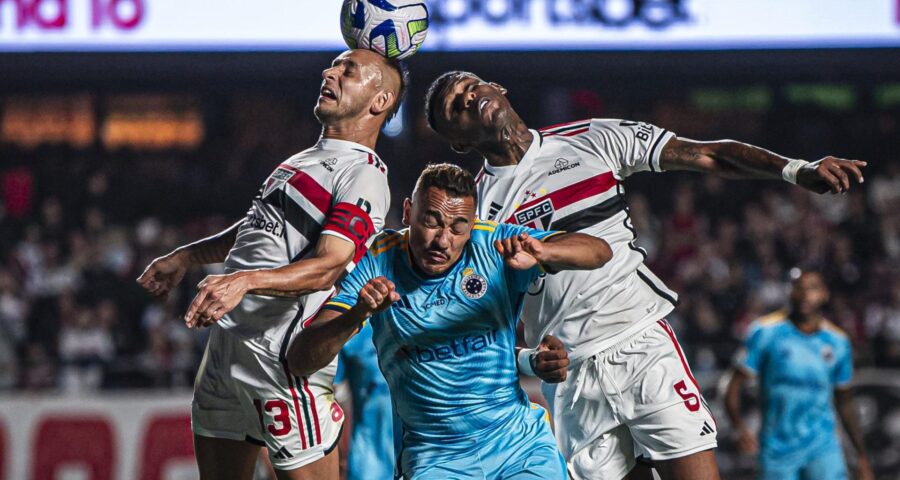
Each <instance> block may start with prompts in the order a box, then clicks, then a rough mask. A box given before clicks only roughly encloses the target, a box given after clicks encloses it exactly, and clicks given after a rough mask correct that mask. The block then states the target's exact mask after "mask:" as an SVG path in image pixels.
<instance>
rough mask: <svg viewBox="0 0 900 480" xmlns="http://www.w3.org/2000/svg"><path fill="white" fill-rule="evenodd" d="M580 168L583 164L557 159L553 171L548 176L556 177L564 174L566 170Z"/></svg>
mask: <svg viewBox="0 0 900 480" xmlns="http://www.w3.org/2000/svg"><path fill="white" fill-rule="evenodd" d="M580 166H581V162H569V161H568V160H566V159H565V158H557V159H556V162H554V163H553V170H550V173H548V174H547V176H548V177H549V176H551V175H556V174H557V173H562V172H565V171H566V170H571V169H573V168H578V167H580Z"/></svg>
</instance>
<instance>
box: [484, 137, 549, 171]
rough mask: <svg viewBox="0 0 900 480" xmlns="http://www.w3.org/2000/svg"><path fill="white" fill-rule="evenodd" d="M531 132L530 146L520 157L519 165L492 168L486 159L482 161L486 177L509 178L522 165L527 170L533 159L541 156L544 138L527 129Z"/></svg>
mask: <svg viewBox="0 0 900 480" xmlns="http://www.w3.org/2000/svg"><path fill="white" fill-rule="evenodd" d="M528 131H529V132H531V135H532V138H531V145H530V146H529V147H528V150H526V151H525V155H524V156H522V160H519V163H517V164H515V165H507V166H505V167H492V166H491V165H489V164H488V162H487V159H485V161H484V171H485V172H486V173H487V174H488V175H493V176H495V177H497V178H504V177H511V176H513V175H515V174H516V169H517V168H519V167H520V166H522V165H525V167H523V168H527V166H528V165H530V164H531V163H532V162H534V159H535V158H537V157H538V155H540V154H541V146H543V144H544V137H543V136H541V132H538V131H537V130H533V129H530V128H529V129H528Z"/></svg>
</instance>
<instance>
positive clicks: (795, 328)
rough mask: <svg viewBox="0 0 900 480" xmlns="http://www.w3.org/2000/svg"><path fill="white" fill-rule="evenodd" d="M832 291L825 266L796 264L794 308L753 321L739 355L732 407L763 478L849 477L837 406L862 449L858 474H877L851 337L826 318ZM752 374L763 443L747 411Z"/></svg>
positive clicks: (741, 439) (729, 393) (730, 391)
mask: <svg viewBox="0 0 900 480" xmlns="http://www.w3.org/2000/svg"><path fill="white" fill-rule="evenodd" d="M828 296H829V293H828V287H826V285H825V280H824V279H823V278H822V274H821V273H819V272H815V271H811V270H807V271H804V272H799V271H797V276H796V278H795V279H794V284H793V290H792V291H791V304H790V308H789V309H787V310H781V311H777V312H774V313H772V314H770V315H767V316H765V317H762V318H760V319H758V320H756V321H755V322H753V324H751V325H750V329H749V330H748V332H747V340H746V342H745V345H744V347H745V348H744V351H742V352H741V354H740V355H739V357H738V358H737V359H736V362H735V367H736V369H735V372H734V375H733V376H732V377H731V380H730V381H729V383H728V388H727V390H726V392H725V407H726V411H727V412H728V418H729V419H731V423H732V425H734V427H735V429H736V430H737V432H738V447H739V448H740V449H741V451H743V452H744V453H757V451H759V458H760V469H761V471H760V478H762V479H765V480H794V479H796V480H799V479H809V480H812V479H815V480H829V479H846V478H848V477H847V466H846V464H845V463H844V454H843V451H842V450H841V442H840V439H839V438H838V434H837V426H836V422H835V418H834V410H835V408H834V407H835V406H836V407H837V412H838V415H840V417H841V423H843V424H844V428H845V429H846V431H847V434H848V436H849V437H850V441H851V443H852V444H853V448H854V449H855V450H856V453H857V455H858V458H857V474H856V476H855V477H854V478H857V479H864V480H869V479H872V478H874V476H873V474H872V469H871V467H870V466H869V460H868V457H866V453H865V448H864V445H863V438H862V432H861V431H860V428H859V414H858V412H859V410H858V408H857V406H856V402H855V401H854V400H853V395H852V393H851V391H850V378H851V376H852V372H853V354H852V351H851V345H850V340H849V339H848V338H847V336H846V334H844V332H843V331H841V330H840V329H839V328H838V327H836V326H835V325H834V324H832V323H831V322H829V321H828V320H826V319H825V315H824V313H823V308H824V307H825V304H826V303H827V302H828ZM753 376H758V378H759V391H760V399H761V404H762V409H763V424H762V428H761V429H760V432H759V445H757V443H756V439H755V438H754V435H753V433H752V432H751V431H750V429H749V428H747V425H746V424H745V423H744V420H743V418H742V417H741V387H742V386H743V385H744V383H745V382H746V381H747V380H748V379H749V378H751V377H753ZM832 398H834V402H832ZM759 447H761V448H759Z"/></svg>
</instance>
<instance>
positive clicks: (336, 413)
mask: <svg viewBox="0 0 900 480" xmlns="http://www.w3.org/2000/svg"><path fill="white" fill-rule="evenodd" d="M343 418H344V410H343V409H341V406H340V405H338V403H337V402H333V403H332V404H331V419H332V420H334V422H335V423H337V422H340V421H341V420H342V419H343Z"/></svg>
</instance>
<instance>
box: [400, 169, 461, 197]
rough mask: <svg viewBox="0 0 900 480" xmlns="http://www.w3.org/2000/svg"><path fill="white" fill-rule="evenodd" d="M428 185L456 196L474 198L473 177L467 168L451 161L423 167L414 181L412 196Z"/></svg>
mask: <svg viewBox="0 0 900 480" xmlns="http://www.w3.org/2000/svg"><path fill="white" fill-rule="evenodd" d="M429 187H435V188H440V189H441V190H444V191H446V192H447V193H449V194H450V195H451V196H453V197H457V198H459V197H472V198H475V178H474V177H472V174H471V173H469V172H468V170H466V169H464V168H462V167H460V166H459V165H453V164H452V163H433V164H431V165H428V166H427V167H425V170H423V171H422V174H421V175H419V179H418V180H417V181H416V188H415V189H414V190H413V196H415V195H416V193H417V192H420V191H422V192H424V191H425V190H427V189H428V188H429Z"/></svg>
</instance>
